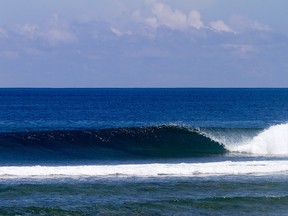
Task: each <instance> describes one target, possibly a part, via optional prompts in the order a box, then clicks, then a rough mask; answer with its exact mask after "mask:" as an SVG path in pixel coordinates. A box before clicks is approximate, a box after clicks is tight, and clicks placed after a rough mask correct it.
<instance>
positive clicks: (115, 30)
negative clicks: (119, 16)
mask: <svg viewBox="0 0 288 216" xmlns="http://www.w3.org/2000/svg"><path fill="white" fill-rule="evenodd" d="M110 30H111V32H112V33H113V34H115V35H117V36H119V37H121V36H123V35H131V34H132V33H131V32H130V31H125V32H123V31H120V30H119V29H117V28H114V27H111V28H110Z"/></svg>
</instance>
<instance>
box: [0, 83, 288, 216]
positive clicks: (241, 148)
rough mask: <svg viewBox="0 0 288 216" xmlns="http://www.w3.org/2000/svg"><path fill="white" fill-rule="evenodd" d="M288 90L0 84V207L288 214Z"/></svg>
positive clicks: (55, 211) (14, 210)
mask: <svg viewBox="0 0 288 216" xmlns="http://www.w3.org/2000/svg"><path fill="white" fill-rule="evenodd" d="M287 181H288V89H185V88H184V89H0V215H91V216H92V215H288V184H287Z"/></svg>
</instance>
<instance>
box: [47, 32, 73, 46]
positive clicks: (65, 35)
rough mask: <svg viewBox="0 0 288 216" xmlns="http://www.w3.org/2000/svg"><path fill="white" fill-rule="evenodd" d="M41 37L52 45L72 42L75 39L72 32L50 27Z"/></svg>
mask: <svg viewBox="0 0 288 216" xmlns="http://www.w3.org/2000/svg"><path fill="white" fill-rule="evenodd" d="M43 37H44V38H45V39H47V40H48V41H49V42H50V43H51V44H52V45H56V44H58V43H72V42H75V41H76V37H75V36H74V35H73V34H71V33H70V32H68V31H65V30H63V29H50V30H48V31H46V32H44V34H43Z"/></svg>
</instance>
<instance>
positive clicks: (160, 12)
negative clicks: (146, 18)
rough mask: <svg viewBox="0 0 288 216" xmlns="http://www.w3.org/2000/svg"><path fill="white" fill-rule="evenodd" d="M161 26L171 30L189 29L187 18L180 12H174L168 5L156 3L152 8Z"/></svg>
mask: <svg viewBox="0 0 288 216" xmlns="http://www.w3.org/2000/svg"><path fill="white" fill-rule="evenodd" d="M152 13H153V14H154V15H155V16H156V18H157V20H158V23H159V24H160V25H165V26H168V27H170V28H171V29H183V28H186V27H187V16H186V15H185V14H184V13H182V12H181V11H179V10H172V9H171V8H170V7H169V6H168V5H165V4H162V3H156V4H155V5H154V6H153V8H152Z"/></svg>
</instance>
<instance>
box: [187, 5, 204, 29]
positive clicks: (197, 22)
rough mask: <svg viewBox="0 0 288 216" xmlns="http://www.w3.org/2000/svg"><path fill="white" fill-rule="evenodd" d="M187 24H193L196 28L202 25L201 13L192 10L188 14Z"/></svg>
mask: <svg viewBox="0 0 288 216" xmlns="http://www.w3.org/2000/svg"><path fill="white" fill-rule="evenodd" d="M188 25H189V26H193V27H194V28H196V29H200V28H202V27H204V24H203V22H202V21H201V15H200V13H199V12H198V11H196V10H192V11H191V12H190V13H189V16H188Z"/></svg>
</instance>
